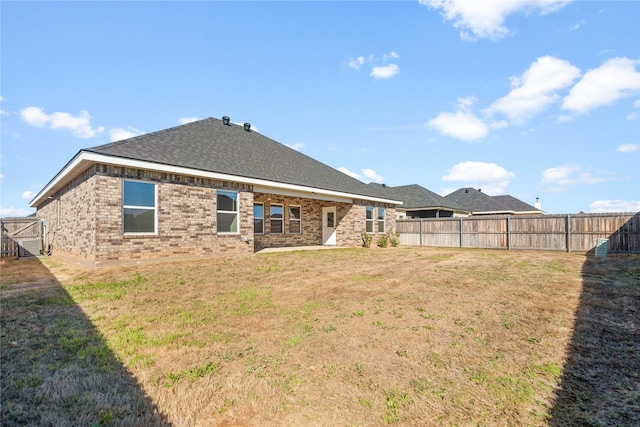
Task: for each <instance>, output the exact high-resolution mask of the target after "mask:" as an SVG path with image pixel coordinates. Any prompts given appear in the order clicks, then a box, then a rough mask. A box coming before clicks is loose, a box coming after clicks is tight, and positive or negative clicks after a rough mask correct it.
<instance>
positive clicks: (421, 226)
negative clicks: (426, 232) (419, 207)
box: [420, 219, 423, 246]
mask: <svg viewBox="0 0 640 427" xmlns="http://www.w3.org/2000/svg"><path fill="white" fill-rule="evenodd" d="M422 221H423V220H422V219H420V246H422Z"/></svg>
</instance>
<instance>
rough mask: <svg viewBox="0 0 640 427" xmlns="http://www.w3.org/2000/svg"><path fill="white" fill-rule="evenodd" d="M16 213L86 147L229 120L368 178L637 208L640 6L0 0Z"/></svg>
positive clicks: (585, 207) (560, 207)
mask: <svg viewBox="0 0 640 427" xmlns="http://www.w3.org/2000/svg"><path fill="white" fill-rule="evenodd" d="M0 14H1V15H0V16H1V70H0V71H1V74H0V78H1V81H0V84H1V86H0V96H1V97H2V98H1V102H0V120H1V125H0V137H1V144H2V145H1V152H0V166H1V171H0V173H1V177H0V179H1V186H2V188H1V197H2V199H1V211H0V214H1V215H2V216H21V215H25V214H29V213H31V212H33V211H34V210H33V209H31V208H29V201H30V200H31V199H32V197H33V196H34V195H35V194H37V193H38V192H39V191H40V190H41V189H42V188H43V187H44V186H45V185H46V184H47V183H48V182H49V180H50V179H52V178H53V176H54V175H55V174H56V173H57V172H58V171H59V170H60V169H62V167H63V166H64V165H65V164H66V163H67V162H68V161H69V160H70V159H71V158H72V157H73V156H74V155H75V154H76V153H77V152H78V151H79V150H80V149H82V148H88V147H93V146H96V145H100V144H105V143H108V142H111V141H114V140H118V139H122V138H126V137H130V136H134V135H139V134H142V133H147V132H153V131H157V130H161V129H165V128H169V127H173V126H176V125H179V124H181V123H184V122H187V121H189V120H194V119H201V118H207V117H216V118H221V117H222V116H224V115H227V116H230V117H231V120H232V121H233V122H236V123H243V122H250V123H251V124H252V126H253V128H254V129H256V130H257V131H258V132H260V133H262V134H264V135H266V136H268V137H270V138H272V139H275V140H276V141H279V142H281V143H283V144H286V145H289V146H291V147H292V148H295V149H297V150H299V151H301V152H303V153H305V154H307V155H309V156H311V157H313V158H315V159H317V160H319V161H321V162H323V163H326V164H328V165H330V166H332V167H334V168H337V169H338V168H339V169H340V170H342V171H344V172H345V173H348V174H350V175H353V176H355V177H357V178H359V179H361V180H363V181H365V182H384V183H386V184H387V185H390V186H398V185H406V184H420V185H422V186H423V187H426V188H428V189H430V190H432V191H434V192H436V193H439V194H441V195H446V194H448V193H450V192H452V191H454V190H457V189H458V188H462V187H467V186H472V187H475V188H481V189H482V191H483V192H485V193H487V194H490V195H501V194H510V195H512V196H514V197H517V198H519V199H521V200H523V201H525V202H527V203H530V204H532V205H533V204H534V203H535V201H536V197H539V198H540V203H541V205H542V209H543V210H545V211H546V212H548V213H577V212H609V211H610V212H617V211H637V210H640V147H639V145H640V71H639V70H640V26H639V25H638V22H640V2H638V1H551V0H549V1H526V0H520V1H483V2H477V1H473V0H464V1H463V0H422V1H395V2H391V1H389V2H378V1H368V2H365V1H352V2H340V1H318V2H306V1H281V2H272V1H258V2H242V1H241V2H212V1H200V2H145V1H141V2H91V1H86V2H13V1H3V2H2V3H1V4H0Z"/></svg>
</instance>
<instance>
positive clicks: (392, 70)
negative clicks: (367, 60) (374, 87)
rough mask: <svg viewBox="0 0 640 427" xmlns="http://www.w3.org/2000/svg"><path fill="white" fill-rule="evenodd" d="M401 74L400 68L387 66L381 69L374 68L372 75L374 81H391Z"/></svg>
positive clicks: (394, 65) (393, 65) (392, 65)
mask: <svg viewBox="0 0 640 427" xmlns="http://www.w3.org/2000/svg"><path fill="white" fill-rule="evenodd" d="M399 72H400V67H398V66H397V65H396V64H387V65H382V66H380V67H373V69H372V70H371V74H369V75H370V76H371V77H373V78H374V79H390V78H391V77H393V76H395V75H396V74H398V73H399Z"/></svg>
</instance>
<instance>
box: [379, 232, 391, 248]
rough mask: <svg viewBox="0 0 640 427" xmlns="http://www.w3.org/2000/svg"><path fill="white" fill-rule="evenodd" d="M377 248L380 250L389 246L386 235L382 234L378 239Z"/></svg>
mask: <svg viewBox="0 0 640 427" xmlns="http://www.w3.org/2000/svg"><path fill="white" fill-rule="evenodd" d="M378 246H380V247H381V248H386V247H387V246H389V237H387V235H386V234H383V235H382V237H380V240H379V241H378Z"/></svg>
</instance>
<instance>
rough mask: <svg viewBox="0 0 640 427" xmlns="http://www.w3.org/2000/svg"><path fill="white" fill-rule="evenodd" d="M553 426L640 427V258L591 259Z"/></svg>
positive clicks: (586, 266) (584, 271)
mask: <svg viewBox="0 0 640 427" xmlns="http://www.w3.org/2000/svg"><path fill="white" fill-rule="evenodd" d="M582 279H583V288H582V294H581V296H580V303H579V306H578V309H577V311H576V314H575V323H574V331H573V336H572V339H571V343H570V345H569V348H568V353H569V354H568V358H567V363H566V365H565V367H564V371H563V374H562V378H561V382H560V387H559V389H558V390H557V392H556V400H555V402H554V406H553V409H552V411H551V419H550V420H549V425H550V426H553V427H560V426H640V255H638V254H613V255H610V256H608V257H600V258H596V257H594V256H593V254H592V253H590V254H588V255H587V259H586V262H585V263H584V265H583V267H582Z"/></svg>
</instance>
